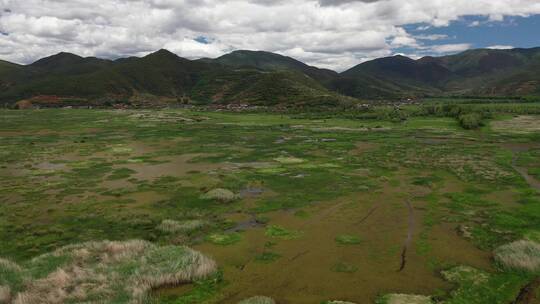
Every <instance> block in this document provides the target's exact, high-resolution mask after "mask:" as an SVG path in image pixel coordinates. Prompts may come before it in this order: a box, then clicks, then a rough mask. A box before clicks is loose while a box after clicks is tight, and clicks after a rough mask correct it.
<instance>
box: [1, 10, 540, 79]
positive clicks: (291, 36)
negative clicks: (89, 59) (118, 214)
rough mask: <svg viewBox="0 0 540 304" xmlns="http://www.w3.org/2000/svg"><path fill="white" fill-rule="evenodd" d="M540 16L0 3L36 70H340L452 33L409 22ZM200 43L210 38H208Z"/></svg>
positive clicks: (12, 46) (9, 39)
mask: <svg viewBox="0 0 540 304" xmlns="http://www.w3.org/2000/svg"><path fill="white" fill-rule="evenodd" d="M538 13H540V2H538V1H536V0H475V1H470V0H446V1H438V0H437V1H423V0H410V1H403V0H100V1H93V0H70V1H66V0H25V1H20V0H0V58H2V59H5V60H10V61H14V62H18V63H29V62H32V61H34V60H36V59H38V58H40V57H43V56H46V55H50V54H54V53H57V52H60V51H68V52H74V53H77V54H79V55H82V56H100V57H107V58H115V57H120V56H142V55H145V54H148V53H149V52H152V51H155V50H157V49H160V48H167V49H169V50H171V51H173V52H175V53H177V54H178V55H180V56H183V57H187V58H200V57H216V56H220V55H222V54H224V53H227V52H230V51H232V50H236V49H252V50H266V51H272V52H277V53H281V54H285V55H290V56H293V57H295V58H297V59H299V60H303V61H305V62H307V63H309V64H313V65H318V66H321V67H326V68H333V69H337V70H341V69H345V68H347V67H350V66H352V65H354V64H357V63H359V62H361V61H365V60H369V59H373V58H375V57H379V56H386V55H390V54H393V53H395V52H396V49H399V48H408V49H416V50H418V51H419V52H426V51H432V52H433V53H441V54H442V53H448V52H457V51H461V50H464V49H468V48H470V47H471V45H469V44H466V43H460V44H442V45H436V46H429V43H432V42H434V41H437V40H443V39H448V37H445V36H444V35H416V36H415V35H412V34H410V33H409V32H407V31H406V30H405V29H404V28H405V27H404V26H405V25H408V24H423V25H422V26H421V27H423V28H424V29H429V28H432V27H444V26H448V25H449V24H450V23H451V22H453V21H456V20H460V18H461V17H462V16H466V15H481V16H484V17H485V18H486V20H488V22H497V21H500V20H503V19H504V17H505V16H528V15H531V14H538ZM200 37H205V40H204V41H201V39H200Z"/></svg>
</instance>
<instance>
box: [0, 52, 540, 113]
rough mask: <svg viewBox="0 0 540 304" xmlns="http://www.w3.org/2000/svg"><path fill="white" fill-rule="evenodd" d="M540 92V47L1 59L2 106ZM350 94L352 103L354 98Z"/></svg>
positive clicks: (313, 100)
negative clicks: (361, 57) (35, 101)
mask: <svg viewBox="0 0 540 304" xmlns="http://www.w3.org/2000/svg"><path fill="white" fill-rule="evenodd" d="M460 94H461V95H474V96H525V95H540V48H533V49H513V50H487V49H479V50H470V51H466V52H463V53H460V54H456V55H451V56H443V57H424V58H421V59H418V60H413V59H410V58H407V57H404V56H393V57H387V58H379V59H376V60H372V61H368V62H364V63H362V64H359V65H357V66H355V67H353V68H351V69H349V70H347V71H345V72H343V73H341V74H338V73H336V72H334V71H330V70H325V69H319V68H316V67H312V66H309V65H306V64H304V63H302V62H300V61H297V60H295V59H293V58H290V57H286V56H282V55H278V54H273V53H268V52H260V51H235V52H232V53H230V54H227V55H224V56H221V57H219V58H216V59H199V60H188V59H185V58H181V57H178V56H177V55H175V54H173V53H171V52H169V51H167V50H159V51H157V52H155V53H152V54H149V55H147V56H145V57H142V58H137V57H130V58H123V59H118V60H114V61H113V60H105V59H98V58H94V57H88V58H83V57H80V56H77V55H74V54H69V53H59V54H56V55H53V56H49V57H46V58H43V59H40V60H38V61H36V62H34V63H32V64H30V65H17V64H12V63H9V62H6V61H0V102H1V103H6V102H7V103H15V102H17V101H18V100H23V99H29V98H34V97H39V98H40V100H47V99H53V100H58V99H60V100H63V99H66V98H72V99H73V98H75V99H77V100H83V101H84V100H86V101H88V102H93V103H100V102H106V101H128V102H143V103H146V104H152V102H171V101H173V102H174V101H179V102H191V103H204V104H208V103H220V104H223V103H249V104H257V105H278V104H279V105H282V104H295V105H296V104H326V105H333V104H337V103H339V102H344V101H346V102H349V101H353V100H354V98H360V99H399V98H409V97H413V98H414V97H423V96H444V95H460ZM345 96H350V97H345Z"/></svg>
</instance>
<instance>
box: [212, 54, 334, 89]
mask: <svg viewBox="0 0 540 304" xmlns="http://www.w3.org/2000/svg"><path fill="white" fill-rule="evenodd" d="M214 62H217V63H221V64H224V65H228V66H234V67H251V68H257V69H261V70H292V71H297V72H300V73H303V74H306V75H308V76H309V77H311V78H313V79H314V80H316V81H318V82H320V83H322V84H324V85H327V84H329V83H330V82H331V81H333V80H334V79H335V78H337V77H338V73H336V72H334V71H331V70H327V69H319V68H316V67H313V66H309V65H307V64H305V63H303V62H300V61H298V60H296V59H293V58H291V57H287V56H283V55H279V54H275V53H270V52H263V51H246V50H240V51H234V52H232V53H229V54H225V55H223V56H221V57H219V58H217V59H215V60H214Z"/></svg>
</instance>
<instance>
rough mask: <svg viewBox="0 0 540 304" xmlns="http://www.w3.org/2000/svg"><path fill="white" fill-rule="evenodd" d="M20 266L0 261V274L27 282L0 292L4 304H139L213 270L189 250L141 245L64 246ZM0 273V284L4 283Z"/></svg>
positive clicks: (205, 259)
mask: <svg viewBox="0 0 540 304" xmlns="http://www.w3.org/2000/svg"><path fill="white" fill-rule="evenodd" d="M24 266H25V267H24V268H23V267H21V266H19V265H17V264H15V263H12V262H9V261H7V260H0V270H1V269H8V268H9V269H11V270H17V271H21V273H24V276H25V277H26V278H27V279H26V280H25V281H24V286H22V288H20V289H21V290H19V291H18V292H17V293H14V292H13V289H12V288H11V287H12V286H9V285H7V286H4V285H2V286H1V287H2V288H0V299H3V300H2V301H4V302H5V303H8V304H38V303H39V304H43V303H48V304H57V303H58V304H60V303H66V302H77V303H79V302H84V303H142V302H144V300H145V299H146V298H147V296H148V294H149V292H150V291H151V290H152V289H154V288H159V287H161V286H174V285H178V284H182V283H188V282H192V281H194V280H197V279H203V278H206V277H207V276H209V275H211V274H212V273H214V272H215V271H216V268H217V266H216V263H215V262H214V261H213V260H212V259H210V258H208V257H206V256H204V255H203V254H201V253H200V252H197V251H195V250H192V249H190V248H187V247H184V246H161V247H160V246H156V245H154V244H152V243H150V242H147V241H141V240H131V241H125V242H115V241H102V242H87V243H82V244H76V245H69V246H65V247H62V248H60V249H58V250H56V251H54V252H51V253H48V254H44V255H41V256H38V257H36V258H34V259H32V260H31V261H29V262H28V263H26V264H25V265H24ZM44 269H45V270H44ZM47 269H49V270H48V271H47ZM2 273H3V272H1V271H0V282H3V281H5V280H3V279H2ZM8 283H9V282H8ZM0 285H1V284H0ZM2 297H3V298H2ZM0 303H2V302H1V301H0Z"/></svg>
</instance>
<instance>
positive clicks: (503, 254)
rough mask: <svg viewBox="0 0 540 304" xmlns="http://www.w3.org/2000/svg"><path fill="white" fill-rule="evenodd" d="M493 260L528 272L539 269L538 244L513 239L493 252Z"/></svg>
mask: <svg viewBox="0 0 540 304" xmlns="http://www.w3.org/2000/svg"><path fill="white" fill-rule="evenodd" d="M494 255H495V261H497V262H498V263H499V264H500V265H501V266H503V267H505V268H508V269H514V270H522V271H528V272H539V271H540V244H539V243H537V242H533V241H526V240H521V241H515V242H513V243H510V244H506V245H503V246H501V247H499V248H497V249H495V252H494Z"/></svg>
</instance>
